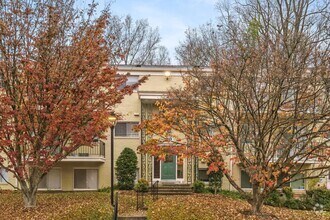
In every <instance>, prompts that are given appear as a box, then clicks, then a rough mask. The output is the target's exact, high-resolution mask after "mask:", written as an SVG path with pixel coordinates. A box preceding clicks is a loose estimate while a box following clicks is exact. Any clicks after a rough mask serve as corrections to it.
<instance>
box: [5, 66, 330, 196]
mask: <svg viewBox="0 0 330 220" xmlns="http://www.w3.org/2000/svg"><path fill="white" fill-rule="evenodd" d="M186 70H187V67H133V66H120V67H119V71H118V73H119V74H126V73H130V74H131V75H132V76H139V78H141V77H143V76H147V75H150V76H149V78H148V80H147V81H146V82H145V83H143V84H142V85H141V86H140V87H139V88H138V89H137V90H136V91H134V92H133V94H132V95H130V96H126V97H125V98H124V100H123V101H122V103H120V104H118V105H117V106H115V111H116V112H118V113H121V116H122V117H121V118H120V119H119V122H141V120H142V119H144V118H148V116H149V115H150V114H151V113H152V112H153V111H156V108H155V107H153V106H152V103H154V102H155V101H156V100H159V99H160V98H161V97H162V96H163V95H164V94H166V91H167V90H168V89H170V88H171V87H179V86H181V85H183V82H182V77H181V74H184V71H186ZM167 71H170V72H171V75H170V77H165V72H167ZM106 136H107V139H105V140H102V141H104V143H105V158H104V161H103V162H102V161H99V162H95V161H94V162H93V161H91V160H90V161H88V158H87V159H85V160H82V159H81V160H80V162H78V161H76V162H68V161H62V162H60V163H59V164H57V166H56V168H59V169H60V170H61V182H62V185H61V190H63V191H71V190H73V189H74V169H75V168H93V169H98V188H103V187H108V186H109V185H110V173H111V171H110V162H111V161H110V156H111V155H110V147H111V144H110V137H111V132H110V129H109V130H108V131H107V132H106ZM145 138H146V137H145V136H144V135H143V134H141V133H140V134H139V136H138V137H114V160H115V161H116V160H117V158H118V156H119V155H120V153H121V152H122V150H123V149H124V148H125V147H128V148H131V149H133V150H134V151H135V152H137V147H138V146H139V145H140V144H141V141H143V140H145ZM137 157H138V168H139V176H138V178H146V179H148V180H149V181H150V180H151V178H152V177H151V176H152V169H153V168H152V167H153V165H152V158H151V157H150V156H149V155H144V156H143V155H141V154H137ZM226 162H227V164H228V166H229V167H228V169H229V170H230V172H231V175H232V176H233V178H234V180H235V181H236V182H237V183H238V184H239V185H240V183H241V171H240V169H239V167H238V166H237V165H233V164H231V162H230V161H229V157H227V158H226ZM114 165H115V162H114ZM196 165H197V164H195V158H193V157H191V158H186V159H185V160H184V166H183V169H184V182H185V183H192V182H193V181H194V180H195V178H196V176H197V173H196V172H198V170H197V168H198V167H199V168H206V164H203V163H198V166H196ZM8 178H9V181H10V182H11V183H12V184H14V185H16V184H17V183H16V180H15V178H13V177H12V175H11V174H8ZM329 178H330V177H329ZM114 181H115V183H116V177H115V179H114ZM327 186H328V188H329V189H330V179H328V183H327ZM306 187H307V184H306V183H305V188H306ZM0 188H1V189H11V188H12V187H11V186H9V185H8V184H5V183H0ZM222 188H223V189H226V190H234V188H233V187H232V186H231V185H230V183H229V181H228V180H227V178H226V177H224V178H223V183H222Z"/></svg>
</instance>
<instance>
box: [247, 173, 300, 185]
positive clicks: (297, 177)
mask: <svg viewBox="0 0 330 220" xmlns="http://www.w3.org/2000/svg"><path fill="white" fill-rule="evenodd" d="M302 177H304V175H303V174H297V175H296V176H295V177H293V182H291V183H285V184H284V185H283V186H289V187H291V188H292V189H305V180H303V179H300V178H302ZM295 180H296V181H295ZM241 188H248V189H249V188H252V184H251V182H250V176H249V175H248V174H247V173H246V172H245V171H243V170H241Z"/></svg>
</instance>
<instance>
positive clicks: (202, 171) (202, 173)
mask: <svg viewBox="0 0 330 220" xmlns="http://www.w3.org/2000/svg"><path fill="white" fill-rule="evenodd" d="M198 180H200V181H204V182H208V181H209V175H207V168H199V169H198Z"/></svg>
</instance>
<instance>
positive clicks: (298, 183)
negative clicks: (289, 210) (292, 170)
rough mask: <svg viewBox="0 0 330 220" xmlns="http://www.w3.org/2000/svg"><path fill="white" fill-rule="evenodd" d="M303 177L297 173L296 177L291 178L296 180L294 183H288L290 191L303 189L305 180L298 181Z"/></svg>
mask: <svg viewBox="0 0 330 220" xmlns="http://www.w3.org/2000/svg"><path fill="white" fill-rule="evenodd" d="M303 177H304V175H303V174H301V173H299V174H297V175H295V176H294V177H293V180H296V181H293V182H291V183H290V186H291V188H292V189H305V180H304V179H300V178H303Z"/></svg>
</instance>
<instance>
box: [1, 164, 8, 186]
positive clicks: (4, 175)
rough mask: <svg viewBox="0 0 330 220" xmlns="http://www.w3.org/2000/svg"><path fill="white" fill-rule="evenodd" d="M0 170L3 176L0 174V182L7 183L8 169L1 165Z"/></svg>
mask: <svg viewBox="0 0 330 220" xmlns="http://www.w3.org/2000/svg"><path fill="white" fill-rule="evenodd" d="M0 172H1V174H2V175H3V177H2V176H0V184H8V183H7V181H8V171H6V169H4V168H2V167H1V168H0Z"/></svg>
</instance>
